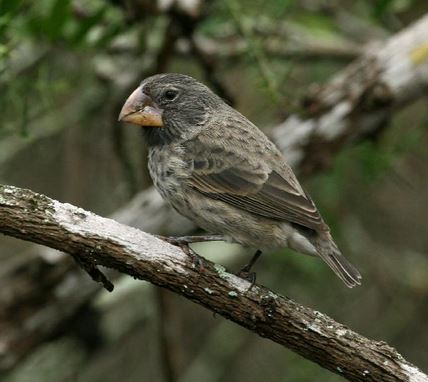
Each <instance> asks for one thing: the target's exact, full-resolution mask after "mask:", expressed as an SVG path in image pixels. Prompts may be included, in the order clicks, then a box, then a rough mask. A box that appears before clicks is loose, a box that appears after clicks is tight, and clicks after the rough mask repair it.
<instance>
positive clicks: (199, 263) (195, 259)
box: [156, 235, 220, 272]
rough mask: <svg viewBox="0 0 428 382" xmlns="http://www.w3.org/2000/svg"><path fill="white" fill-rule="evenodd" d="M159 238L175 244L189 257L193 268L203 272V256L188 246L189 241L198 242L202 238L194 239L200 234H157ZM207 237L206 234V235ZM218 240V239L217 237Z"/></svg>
mask: <svg viewBox="0 0 428 382" xmlns="http://www.w3.org/2000/svg"><path fill="white" fill-rule="evenodd" d="M156 237H158V238H159V239H161V240H164V241H166V242H168V243H169V244H172V245H175V246H177V247H179V248H180V249H181V250H182V251H183V252H184V253H185V254H186V255H187V256H189V257H190V259H191V260H192V265H193V268H195V269H196V270H197V271H198V272H203V270H204V258H203V257H202V256H199V255H198V254H197V253H196V252H195V251H194V250H193V249H192V248H190V246H189V244H190V243H198V242H200V241H204V240H199V239H198V240H196V238H201V236H177V237H171V236H159V235H157V236H156ZM207 237H208V236H207ZM209 237H215V235H211V236H209ZM218 240H220V239H218ZM205 241H212V240H205Z"/></svg>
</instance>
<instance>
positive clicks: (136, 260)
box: [0, 186, 428, 382]
mask: <svg viewBox="0 0 428 382" xmlns="http://www.w3.org/2000/svg"><path fill="white" fill-rule="evenodd" d="M0 232H2V233H4V234H6V235H10V236H13V237H16V238H20V239H23V240H27V241H31V242H34V243H38V244H43V245H46V246H49V247H52V248H55V249H57V250H60V251H63V252H66V253H68V254H70V255H72V256H76V257H81V258H83V259H85V261H89V262H91V263H93V264H97V265H103V266H106V267H109V268H114V269H116V270H118V271H120V272H122V273H126V274H128V275H130V276H133V277H135V278H138V279H142V280H147V281H150V282H151V283H153V284H155V285H158V286H161V287H165V288H167V289H170V290H171V291H173V292H175V293H177V294H180V295H182V296H184V297H186V298H188V299H190V300H192V301H194V302H196V303H197V304H200V305H203V306H205V307H206V308H208V309H210V310H211V311H213V312H215V313H217V314H220V315H222V316H224V317H225V318H228V319H230V320H232V321H234V322H236V323H237V324H239V325H241V326H243V327H245V328H247V329H249V330H251V331H253V332H255V333H257V334H259V335H260V336H262V337H266V338H269V339H271V340H272V341H275V342H277V343H279V344H281V345H283V346H286V347H288V348H289V349H291V350H293V351H295V352H297V353H298V354H300V355H302V356H303V357H305V358H308V359H309V360H312V361H314V362H317V363H318V364H320V365H321V366H323V367H325V368H327V369H329V370H331V371H333V372H335V373H337V374H340V375H342V376H344V377H345V378H348V379H349V380H351V381H419V382H422V381H428V376H426V375H425V374H423V373H422V372H421V371H420V370H419V369H417V368H416V367H415V366H413V365H411V364H410V363H408V362H407V361H406V360H404V359H403V357H402V356H401V355H400V354H398V353H397V352H396V350H394V349H393V348H391V347H389V346H388V345H387V344H385V343H383V342H376V341H372V340H369V339H367V338H364V337H363V336H361V335H359V334H357V333H355V332H353V331H351V330H350V329H348V328H347V327H345V326H343V325H341V324H339V323H337V322H335V321H334V320H332V319H331V318H329V317H328V316H326V315H324V314H321V313H319V312H316V311H313V310H311V309H309V308H307V307H304V306H301V305H299V304H297V303H295V302H293V301H292V300H290V299H287V298H285V297H282V296H280V295H277V294H276V293H274V292H272V291H270V290H268V289H267V288H265V287H262V286H260V285H255V286H254V287H253V288H252V289H251V290H249V286H250V283H249V282H248V281H246V280H243V279H241V278H239V277H237V276H235V275H233V274H230V273H228V272H226V270H225V269H224V268H223V267H221V266H219V265H217V264H213V263H212V262H209V261H205V264H204V269H203V271H202V272H199V271H198V270H196V269H195V268H194V266H193V262H192V261H191V259H189V258H188V257H187V256H186V254H185V253H184V252H183V251H182V250H181V249H179V248H178V247H175V246H172V245H170V244H168V243H166V242H164V241H162V240H159V239H157V238H156V237H154V236H152V235H149V234H147V233H145V232H142V231H139V230H137V229H135V228H131V227H127V226H125V225H123V224H120V223H118V222H116V221H114V220H111V219H107V218H103V217H100V216H97V215H95V214H92V213H90V212H87V211H85V210H83V209H81V208H78V207H75V206H72V205H70V204H63V203H60V202H58V201H55V200H52V199H50V198H48V197H46V196H44V195H40V194H37V193H34V192H32V191H29V190H24V189H20V188H16V187H12V186H0Z"/></svg>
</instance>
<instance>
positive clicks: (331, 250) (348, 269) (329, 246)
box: [314, 233, 361, 288]
mask: <svg viewBox="0 0 428 382" xmlns="http://www.w3.org/2000/svg"><path fill="white" fill-rule="evenodd" d="M327 235H328V236H327ZM327 235H326V236H324V237H320V238H319V239H318V240H317V241H316V242H315V243H314V244H315V247H316V249H317V252H318V255H319V256H320V257H321V259H323V260H324V261H325V262H326V263H327V265H328V266H329V267H330V268H331V269H332V270H333V271H334V273H336V275H337V276H339V278H340V279H341V280H342V281H343V282H344V283H345V284H346V286H347V287H349V288H353V287H354V286H357V285H361V275H360V272H358V270H357V268H355V267H354V266H353V265H352V264H351V263H350V262H349V261H348V260H346V258H345V257H344V256H343V255H342V253H341V252H340V250H339V248H337V246H336V244H335V243H334V241H333V239H332V238H331V236H330V234H329V233H327Z"/></svg>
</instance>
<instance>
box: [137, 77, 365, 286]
mask: <svg viewBox="0 0 428 382" xmlns="http://www.w3.org/2000/svg"><path fill="white" fill-rule="evenodd" d="M140 89H141V92H142V93H144V94H145V95H147V96H148V97H150V98H151V99H152V100H153V101H154V103H155V104H156V106H157V107H158V108H159V110H160V111H161V113H162V120H163V127H161V128H145V129H144V132H145V134H146V136H147V140H148V143H149V170H150V174H151V176H152V178H153V181H154V184H155V186H156V188H157V189H158V190H159V192H160V193H161V195H162V197H163V198H164V199H166V200H167V201H168V202H169V203H170V204H171V205H172V206H173V207H174V208H175V209H176V210H177V211H178V212H180V213H181V214H183V215H185V216H187V217H188V218H189V219H191V220H193V221H194V222H196V224H198V225H199V226H200V227H202V228H204V229H205V230H207V231H209V232H212V233H215V234H224V235H226V236H227V237H228V238H230V240H231V241H233V242H237V243H240V244H242V245H245V246H249V247H255V248H259V249H266V248H281V247H289V248H292V249H294V250H296V251H298V252H301V253H304V254H308V255H313V256H319V257H320V258H322V259H323V260H324V261H325V262H326V263H327V265H329V267H330V268H331V269H332V270H333V271H334V272H335V273H336V274H337V275H338V276H339V277H340V278H341V279H342V280H343V281H344V283H345V284H346V285H347V286H348V287H353V286H355V285H359V284H360V279H361V276H360V274H359V272H358V271H357V269H356V268H355V267H354V266H353V265H351V264H350V263H349V262H348V261H347V260H346V259H345V258H344V257H343V255H342V254H341V253H340V251H339V249H338V248H337V246H336V244H335V243H334V241H333V239H332V237H331V235H330V230H329V228H328V226H327V224H326V223H325V222H324V220H323V219H322V217H321V215H320V213H319V212H318V210H317V208H316V206H315V204H314V202H313V201H312V199H311V198H310V197H309V195H308V194H307V193H306V192H305V191H304V190H303V189H302V187H301V186H300V184H299V182H298V181H297V179H296V177H295V175H294V174H293V171H292V170H291V168H290V167H289V166H288V165H287V163H286V162H285V160H284V158H283V157H282V155H281V153H280V152H279V150H278V149H277V148H276V147H275V145H274V144H273V143H272V142H271V141H270V140H269V139H268V138H267V137H266V136H265V135H264V134H263V133H262V132H261V131H260V130H259V129H258V128H257V127H256V126H255V125H254V124H252V123H251V122H250V121H249V120H248V119H247V118H245V117H244V116H243V115H242V114H240V113H239V112H237V111H236V110H234V109H233V108H231V107H230V106H228V105H227V104H226V103H225V102H223V101H222V100H221V99H220V98H219V97H218V96H217V95H215V94H214V93H213V92H212V91H211V90H210V89H209V88H207V87H206V86H205V85H202V84H201V83H199V82H198V81H196V80H195V79H193V78H191V77H189V76H184V75H181V74H162V75H156V76H153V77H149V78H147V79H146V80H144V81H143V82H142V83H141V85H140ZM168 90H169V91H170V93H169V94H167V93H166V92H167V91H168ZM173 95H174V97H173ZM169 98H171V99H169Z"/></svg>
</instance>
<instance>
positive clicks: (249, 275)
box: [236, 249, 262, 291]
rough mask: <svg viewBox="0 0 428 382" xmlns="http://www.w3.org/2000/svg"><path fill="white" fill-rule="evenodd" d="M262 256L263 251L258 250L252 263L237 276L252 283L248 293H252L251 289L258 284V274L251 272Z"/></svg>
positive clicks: (245, 266)
mask: <svg viewBox="0 0 428 382" xmlns="http://www.w3.org/2000/svg"><path fill="white" fill-rule="evenodd" d="M261 254H262V251H260V249H258V250H257V251H256V253H255V254H254V255H253V257H252V258H251V260H250V262H249V263H248V264H246V265H244V267H243V268H242V269H241V270H240V271H239V272H238V273H237V274H236V275H237V276H238V277H241V278H243V279H245V280H247V281H249V282H250V283H251V285H250V287H249V288H248V291H250V290H251V288H252V287H253V286H254V284H255V283H256V280H257V274H256V272H251V268H252V267H253V265H254V264H255V262H256V261H257V260H258V258H259V257H260V255H261Z"/></svg>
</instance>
